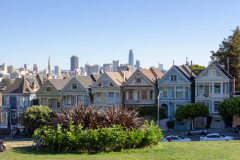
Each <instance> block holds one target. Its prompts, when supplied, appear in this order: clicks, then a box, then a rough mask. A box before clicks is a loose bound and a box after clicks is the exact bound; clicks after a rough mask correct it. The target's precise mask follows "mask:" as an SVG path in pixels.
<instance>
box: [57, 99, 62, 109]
mask: <svg viewBox="0 0 240 160" xmlns="http://www.w3.org/2000/svg"><path fill="white" fill-rule="evenodd" d="M60 106H61V100H60V99H58V100H57V107H60Z"/></svg>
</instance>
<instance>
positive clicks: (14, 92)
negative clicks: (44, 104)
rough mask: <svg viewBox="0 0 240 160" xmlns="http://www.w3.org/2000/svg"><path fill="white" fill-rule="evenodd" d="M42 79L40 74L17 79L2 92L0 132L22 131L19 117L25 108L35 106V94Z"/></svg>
mask: <svg viewBox="0 0 240 160" xmlns="http://www.w3.org/2000/svg"><path fill="white" fill-rule="evenodd" d="M44 78H45V77H44V76H43V75H41V74H38V75H36V76H24V77H22V78H17V79H16V80H15V82H14V83H13V84H12V85H11V86H9V87H8V88H7V89H5V90H4V91H3V92H2V106H1V107H0V130H2V131H5V132H8V133H11V131H12V130H15V131H17V130H20V131H22V130H23V129H24V127H23V126H22V125H21V124H20V121H19V117H20V116H21V114H22V113H23V112H24V111H25V110H26V109H27V107H30V106H32V105H34V104H37V100H36V95H35V92H36V91H37V90H38V89H39V88H40V86H41V85H42V84H43V79H44Z"/></svg>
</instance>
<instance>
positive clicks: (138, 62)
mask: <svg viewBox="0 0 240 160" xmlns="http://www.w3.org/2000/svg"><path fill="white" fill-rule="evenodd" d="M136 67H137V69H140V61H139V60H136Z"/></svg>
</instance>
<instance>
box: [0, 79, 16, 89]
mask: <svg viewBox="0 0 240 160" xmlns="http://www.w3.org/2000/svg"><path fill="white" fill-rule="evenodd" d="M12 84H13V81H11V80H10V79H8V78H5V79H3V80H2V82H1V83H0V86H7V87H9V86H11V85H12Z"/></svg>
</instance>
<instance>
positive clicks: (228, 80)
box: [195, 62, 235, 128]
mask: <svg viewBox="0 0 240 160" xmlns="http://www.w3.org/2000/svg"><path fill="white" fill-rule="evenodd" d="M234 84H235V82H234V77H232V76H231V75H230V74H229V73H228V72H227V71H226V70H224V69H223V67H222V66H220V65H219V64H218V63H217V62H211V63H210V64H209V65H208V67H207V68H205V69H204V70H203V71H202V72H201V73H200V74H199V75H198V76H197V77H196V79H195V101H196V102H199V103H204V104H205V105H206V106H207V107H208V108H209V112H210V116H212V122H211V126H210V127H211V128H224V127H225V124H224V121H223V119H222V118H221V116H219V115H218V108H217V106H218V104H219V103H220V102H222V101H223V100H225V99H227V98H230V97H232V96H233V94H234V90H235V86H234Z"/></svg>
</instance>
